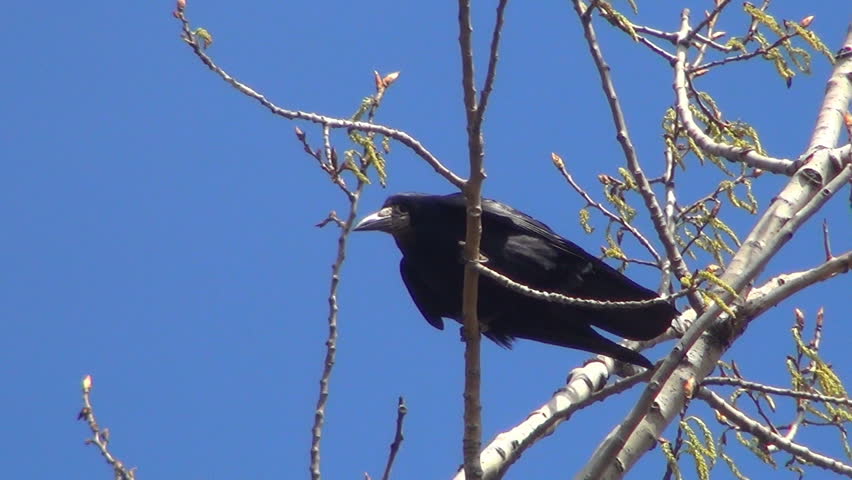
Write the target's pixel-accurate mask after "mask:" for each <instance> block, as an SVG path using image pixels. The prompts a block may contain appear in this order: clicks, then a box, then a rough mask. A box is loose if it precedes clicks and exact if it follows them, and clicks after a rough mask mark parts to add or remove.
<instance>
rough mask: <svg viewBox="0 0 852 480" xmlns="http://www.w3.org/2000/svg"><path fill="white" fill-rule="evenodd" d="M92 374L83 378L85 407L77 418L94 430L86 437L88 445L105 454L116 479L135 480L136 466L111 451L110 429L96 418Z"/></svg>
mask: <svg viewBox="0 0 852 480" xmlns="http://www.w3.org/2000/svg"><path fill="white" fill-rule="evenodd" d="M91 393H92V376H91V375H86V377H85V378H84V379H83V408H82V409H81V410H80V413H79V414H78V415H77V420H83V421H85V422H86V424H87V425H88V426H89V430H91V432H92V438H89V439H86V444H87V445H94V446H96V447H97V448H98V450H99V451H100V452H101V455H103V457H104V460H106V462H107V463H108V464H109V466H110V467H112V470H113V474H114V476H115V479H116V480H134V479H135V478H136V468H127V467H126V466H125V465H124V463H123V462H122V461H121V460H119V459H118V458H117V457H116V456H115V455H113V454H112V452H110V451H109V429H108V428H102V427H101V426H100V425H98V422H97V420H96V419H95V408H94V407H93V406H92V399H91Z"/></svg>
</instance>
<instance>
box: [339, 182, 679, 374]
mask: <svg viewBox="0 0 852 480" xmlns="http://www.w3.org/2000/svg"><path fill="white" fill-rule="evenodd" d="M482 209H483V213H482V242H481V248H480V250H481V253H482V255H483V256H484V257H485V259H486V260H485V265H486V266H487V267H489V268H491V269H492V270H495V271H497V272H499V273H501V274H503V275H505V276H507V277H509V278H511V279H512V280H515V281H516V282H519V283H522V284H524V285H526V286H529V287H531V288H534V289H537V290H544V291H550V292H558V293H562V294H564V295H567V296H572V297H579V298H589V299H596V300H610V301H613V300H622V301H623V300H648V299H652V298H657V294H656V293H655V292H653V291H651V290H648V289H647V288H645V287H642V286H641V285H639V284H637V283H636V282H634V281H632V280H630V279H629V278H627V277H625V276H624V275H622V274H621V273H619V272H618V271H617V270H615V269H614V268H612V267H610V266H609V265H607V264H606V263H604V262H603V261H601V260H599V259H598V258H596V257H594V256H592V255H590V254H589V253H587V252H586V251H585V250H583V249H582V248H580V247H578V246H577V245H575V244H574V243H572V242H570V241H568V240H566V239H564V238H562V237H560V236H559V235H557V234H556V233H554V232H553V230H551V229H550V227H548V226H547V225H545V224H543V223H541V222H539V221H538V220H535V219H534V218H532V217H530V216H528V215H526V214H524V213H522V212H519V211H518V210H515V209H513V208H512V207H509V206H507V205H504V204H502V203H499V202H496V201H494V200H487V199H483V201H482ZM465 212H466V208H465V200H464V196H463V195H461V194H459V193H455V194H450V195H444V196H441V195H426V194H422V193H402V194H398V195H393V196H391V197H389V198H388V199H387V200H386V201H385V203H384V205H383V206H382V209H381V210H379V211H378V212H376V213H373V214H371V215H369V216H367V217H366V218H364V219H363V220H361V222H359V223H358V225H356V227H355V230H361V231H363V230H379V231H382V232H387V233H390V234H391V235H393V237H394V240H396V245H397V247H399V250H400V251H401V252H402V261H401V262H400V264H399V270H400V273H401V274H402V281H403V282H405V286H406V287H407V288H408V293H409V294H411V299H412V300H414V304H415V305H417V308H418V309H419V310H420V313H422V314H423V316H424V317H425V318H426V321H428V322H429V324H431V325H432V326H433V327H435V328H438V329H441V330H443V328H444V322H443V320H442V318H451V319H453V320H456V321H458V322H461V321H462V289H463V272H464V262H463V260H462V251H463V248H464V247H463V242H464V238H465V215H466V213H465ZM479 282H480V283H479V301H478V302H479V310H478V318H479V321H480V324H481V327H482V331H483V333H484V334H485V336H486V337H488V338H490V339H491V340H493V341H494V342H496V343H497V344H499V345H501V346H503V347H507V348H509V347H510V346H511V343H512V341H513V340H514V339H515V338H526V339H529V340H535V341H538V342H544V343H549V344H552V345H559V346H563V347H569V348H576V349H580V350H585V351H587V352H592V353H599V354H604V355H607V356H609V357H612V358H614V359H617V360H621V361H624V362H628V363H632V364H635V365H640V366H643V367H647V368H650V367H651V366H652V364H651V362H649V361H648V359H647V358H645V357H644V356H642V355H640V354H639V353H637V352H635V351H633V350H630V349H628V348H625V347H622V346H621V345H618V344H617V343H615V342H613V341H611V340H609V339H608V338H606V337H604V336H603V335H601V334H600V333H598V332H597V331H595V330H594V329H593V328H592V326H595V327H599V328H601V329H603V330H606V331H608V332H611V333H614V334H616V335H619V336H621V337H625V338H629V339H633V340H650V339H652V338H654V337H656V336H658V335H660V334H662V333H663V332H664V331H665V330H666V329H667V328H668V327H669V325H670V324H671V322H672V319H673V318H674V317H675V316H677V314H678V312H677V310H675V308H674V307H672V306H671V305H669V304H668V303H657V304H653V305H651V306H648V307H643V308H639V309H636V308H633V309H624V308H618V309H615V308H608V309H600V308H590V307H584V306H572V305H563V304H558V303H553V302H548V301H545V300H540V299H536V298H532V297H529V296H526V295H522V294H520V293H516V292H514V291H512V290H509V289H508V288H506V287H504V286H502V285H499V284H498V283H496V282H494V281H493V280H491V279H490V278H487V277H483V276H480V280H479Z"/></svg>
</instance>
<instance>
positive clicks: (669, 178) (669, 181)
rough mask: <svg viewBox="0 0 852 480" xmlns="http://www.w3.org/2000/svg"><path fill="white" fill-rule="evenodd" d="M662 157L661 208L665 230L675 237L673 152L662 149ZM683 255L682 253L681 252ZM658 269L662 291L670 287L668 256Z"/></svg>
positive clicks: (670, 267)
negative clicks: (663, 162) (662, 200)
mask: <svg viewBox="0 0 852 480" xmlns="http://www.w3.org/2000/svg"><path fill="white" fill-rule="evenodd" d="M663 157H664V158H665V160H666V168H665V170H664V171H663V176H662V182H663V188H664V190H665V194H666V204H665V207H664V208H663V215H664V220H665V225H666V230H667V231H668V233H669V236H670V237H671V238H675V225H676V223H675V208H676V207H677V192H676V191H675V171H676V170H675V159H674V152H672V151H671V149H669V148H667V147H666V148H664V149H663ZM681 256H683V253H681ZM660 270H662V275H661V278H660V289H659V292H660V293H663V292H665V291H667V290H670V289H671V288H672V279H671V273H672V264H671V262H670V261H669V259H668V258H666V259H664V260H663V261H662V262H660Z"/></svg>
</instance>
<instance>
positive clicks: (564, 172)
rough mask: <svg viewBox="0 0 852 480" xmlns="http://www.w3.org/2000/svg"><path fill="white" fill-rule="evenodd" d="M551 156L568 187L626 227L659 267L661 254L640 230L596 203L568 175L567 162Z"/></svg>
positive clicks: (587, 202) (556, 156)
mask: <svg viewBox="0 0 852 480" xmlns="http://www.w3.org/2000/svg"><path fill="white" fill-rule="evenodd" d="M551 156H552V159H553V163H554V164H555V165H556V168H557V170H559V173H561V174H562V177H563V178H564V179H565V181H566V182H568V185H570V186H571V188H573V189H574V191H575V192H577V194H578V195H580V196H581V197H583V200H585V201H586V204H588V205H590V206H592V207H595V209H597V210H598V211H599V212H601V213H602V214H604V216H606V217H607V218H609V219H610V220H612V221H613V222H616V223H618V224H619V225H621V226H622V227H624V228H625V229H626V230H627V231H628V232H630V233H632V234H633V236H634V237H636V240H638V241H639V243H641V244H642V246H643V247H645V249H646V250H648V253H650V254H651V256H652V257H654V260H655V261H656V262H657V265H659V264H660V262H661V261H662V259H661V258H660V254H659V253H657V250H656V249H655V248H654V246H653V245H651V242H649V241H648V239H647V238H645V236H644V235H642V233H641V232H640V231H639V230H638V229H636V227H634V226H633V225H631V224H629V223H627V221H626V220H624V218H622V217H621V215H616V214H614V213H612V212H611V211H609V210H608V209H607V208H606V207H605V206H603V205H602V204H601V203H600V202H596V201H595V200H594V199H592V197H591V195H589V194H588V193H587V192H586V191H585V190H584V189H583V188H582V187H581V186H580V185H578V184H577V182H575V181H574V178H573V177H572V176H571V174H570V173H568V170H567V169H566V168H565V162H564V161H563V160H562V158H561V157H559V156H558V155H556V154H555V153H554V154H551Z"/></svg>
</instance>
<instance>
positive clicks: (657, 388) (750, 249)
mask: <svg viewBox="0 0 852 480" xmlns="http://www.w3.org/2000/svg"><path fill="white" fill-rule="evenodd" d="M688 31H689V11H688V10H684V12H683V14H682V16H681V29H680V35H681V37H682V38H683V37H684V36H685V35H686V34H687V33H688ZM844 44H852V25H850V29H849V31H848V33H847V38H846V40H845V41H844ZM679 45H681V52H682V54H683V55H684V56H685V51H684V48H683V47H682V44H679ZM679 61H684V59H682V58H679ZM850 74H852V57H844V58H840V59H838V61H837V63H836V64H835V67H834V71H833V73H832V75H831V78H830V79H829V81H828V88H827V91H826V95H825V97H824V100H823V105H822V107H821V109H820V114H819V116H818V118H817V126H816V128H815V131H814V135H813V137H812V140H811V145H810V147H809V148H808V151H809V152H812V154H811V155H810V160H809V161H808V162H807V164H806V165H805V166H804V167H803V168H801V169H800V171H799V172H797V173H796V174H795V175H794V176H793V178H791V179H790V181H789V182H788V184H787V185H786V186H785V187H784V189H783V190H782V191H781V192H780V194H779V195H777V196H776V197H775V198H774V200H773V202H772V204H771V205H770V206H769V208H768V209H767V211H766V213H765V214H764V215H763V216H762V217H761V219H760V220H759V221H758V223H757V225H755V227H754V228H753V229H752V231H751V232H750V233H749V235H748V237H747V238H746V240H745V241H743V242H742V246H741V247H740V249H739V250H738V251H737V253H736V254H735V255H734V257H733V259H732V260H731V262H730V264H729V265H728V268H727V269H726V271H725V273H724V274H723V276H722V278H721V280H722V282H724V283H726V284H727V285H728V286H730V287H731V288H732V289H733V290H734V291H736V292H740V291H742V290H743V288H745V287H746V285H747V284H748V283H749V282H751V281H752V279H753V278H754V277H755V276H756V275H757V274H759V273H760V272H761V271H762V270H763V268H764V267H765V266H766V264H767V263H768V261H769V259H770V258H772V257H773V256H774V255H775V254H776V253H777V252H778V251H779V250H780V248H781V247H782V246H783V245H784V244H785V243H786V242H787V241H788V240H789V239H790V238H791V236H792V234H793V233H794V232H795V231H796V230H797V229H798V228H799V226H801V225H802V223H803V222H804V220H806V219H807V218H808V217H809V216H810V214H805V215H798V216H795V215H794V214H795V213H796V212H799V211H800V210H808V211H810V213H811V214H812V213H813V211H815V210H816V209H817V208H819V206H821V205H822V204H823V203H824V202H825V200H827V197H826V196H825V195H816V193H817V191H818V190H819V189H820V188H821V186H822V179H823V178H833V177H834V176H835V174H836V173H837V170H839V168H838V164H837V160H836V158H834V157H832V155H836V154H837V152H838V151H840V152H843V151H845V150H844V149H843V148H841V149H839V150H835V151H833V150H829V148H828V147H826V145H833V143H834V142H835V141H836V138H837V134H838V133H839V122H840V120H841V116H839V115H838V114H837V112H842V111H845V108H846V105H847V104H848V102H849V99H850V94H852V84H850V82H849V80H848V79H847V76H848V75H850ZM832 122H837V123H838V125H834V124H832ZM831 134H834V136H833V137H832V136H831ZM820 145H822V147H820ZM844 148H845V147H844ZM809 203H810V204H811V205H806V204H809ZM720 299H721V300H722V301H725V302H730V300H731V296H730V295H729V294H728V293H727V292H721V294H720ZM720 313H721V308H719V305H718V304H717V303H714V304H713V305H711V306H710V307H709V308H708V309H707V311H705V312H704V313H703V314H702V315H701V316H699V318H698V319H696V321H695V322H694V324H693V326H692V327H690V329H689V330H688V331H687V332H686V333H685V334H684V336H683V338H682V339H681V341H680V343H679V344H678V345H677V346H676V347H675V348H674V349H673V350H672V351H671V353H670V354H669V356H668V357H667V358H666V359H665V360H664V362H663V364H662V365H660V366H659V367H658V368H657V370H656V372H655V374H654V377H653V378H652V379H651V381H650V382H649V384H648V387H647V388H646V389H645V391H644V392H643V393H642V396H641V397H640V399H639V401H638V402H637V404H636V406H635V407H634V408H633V410H632V411H631V412H630V414H628V416H627V417H626V418H625V419H624V420H623V421H622V422H621V424H620V425H619V426H618V427H616V428H615V429H614V430H613V431H612V432H611V433H610V434H609V435H608V437H607V438H606V439H605V440H604V442H603V443H602V445H601V446H599V447H598V450H597V451H596V452H595V454H594V455H593V457H592V460H591V461H590V462H589V463H588V464H587V465H586V467H585V468H584V470H583V473H582V474H581V477H582V478H595V479H598V478H616V477H620V476H621V475H623V474H624V472H626V471H627V470H628V469H629V468H630V467H631V466H632V464H633V463H635V462H636V460H638V458H639V457H640V456H641V455H642V454H643V453H644V452H646V451H647V450H648V449H649V448H651V447H653V446H654V444H655V439H656V438H657V437H658V436H659V435H660V432H662V430H663V429H664V428H665V427H666V426H667V425H668V424H669V423H670V422H671V421H672V420H673V419H674V417H675V416H677V414H678V413H679V412H680V411H681V410H682V408H683V407H684V404H685V398H684V396H683V390H682V385H683V382H685V381H694V380H695V379H696V378H697V379H701V378H703V377H705V376H707V375H708V374H709V373H710V372H711V371H712V370H713V367H714V366H715V363H716V361H717V360H718V359H719V357H720V356H721V355H722V353H723V352H724V351H725V350H726V349H727V348H728V346H729V342H730V341H731V340H732V339H728V340H727V341H725V342H724V344H723V343H720V341H719V339H716V338H714V335H710V334H707V335H705V332H706V331H707V329H708V327H710V326H711V325H712V324H714V323H718V324H720V325H722V324H725V323H726V321H727V319H728V317H727V315H724V316H722V317H721V318H717V317H719V314H720ZM746 327H747V325H742V326H740V328H739V329H738V330H737V331H738V332H739V334H741V333H742V332H743V331H744V330H745V328H746ZM652 404H653V405H654V413H653V415H648V414H649V413H650V411H651V407H652ZM640 424H641V425H640Z"/></svg>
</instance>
